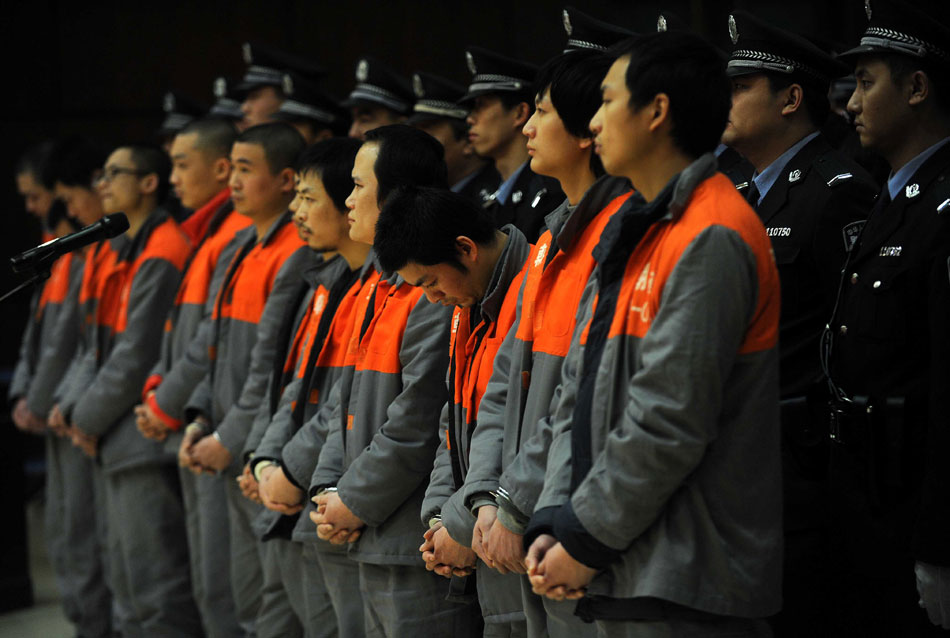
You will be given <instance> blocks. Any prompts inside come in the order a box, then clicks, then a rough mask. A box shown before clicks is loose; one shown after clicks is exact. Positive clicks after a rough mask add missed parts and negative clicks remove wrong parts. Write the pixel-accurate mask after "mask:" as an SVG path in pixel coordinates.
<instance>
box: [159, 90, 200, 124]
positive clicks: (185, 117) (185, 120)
mask: <svg viewBox="0 0 950 638" xmlns="http://www.w3.org/2000/svg"><path fill="white" fill-rule="evenodd" d="M162 109H163V110H164V111H165V119H164V120H163V121H162V125H161V126H160V127H159V129H158V132H159V134H160V135H174V134H175V133H178V131H180V130H182V129H183V128H185V127H186V126H188V125H189V124H191V122H192V121H194V120H195V119H197V118H199V117H201V116H202V115H204V114H205V113H206V112H207V110H208V107H206V106H205V105H203V104H201V103H199V102H198V101H197V100H195V99H193V98H191V97H189V96H187V95H185V94H183V93H179V92H178V91H169V92H168V93H166V94H165V96H164V99H163V101H162Z"/></svg>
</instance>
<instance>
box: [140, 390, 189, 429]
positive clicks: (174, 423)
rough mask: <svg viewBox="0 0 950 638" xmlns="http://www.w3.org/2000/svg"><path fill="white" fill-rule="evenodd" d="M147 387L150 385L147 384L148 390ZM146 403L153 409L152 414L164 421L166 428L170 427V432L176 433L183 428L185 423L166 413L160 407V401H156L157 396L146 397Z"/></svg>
mask: <svg viewBox="0 0 950 638" xmlns="http://www.w3.org/2000/svg"><path fill="white" fill-rule="evenodd" d="M147 387H148V385H147V384H146V388H147ZM146 392H148V390H146ZM145 403H146V405H148V407H150V408H151V409H152V412H154V413H155V416H157V417H158V418H159V419H161V420H162V423H164V424H165V425H166V426H168V429H169V430H172V431H174V432H177V431H178V430H180V429H181V426H182V424H183V423H184V421H182V420H181V419H176V418H175V417H173V416H172V415H170V414H168V413H167V412H165V410H163V409H162V408H161V407H160V406H159V405H158V401H157V400H156V399H155V395H154V394H149V395H148V396H146V397H145Z"/></svg>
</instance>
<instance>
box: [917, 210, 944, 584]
mask: <svg viewBox="0 0 950 638" xmlns="http://www.w3.org/2000/svg"><path fill="white" fill-rule="evenodd" d="M944 221H946V220H944ZM941 230H942V231H943V232H942V233H941V235H940V236H939V237H936V238H935V239H934V243H933V244H931V245H932V246H936V247H938V248H937V250H936V255H935V258H934V259H933V261H932V262H931V271H930V278H929V282H928V284H929V285H928V289H929V291H930V298H929V299H928V300H927V307H928V309H929V313H930V316H929V324H930V325H929V328H930V338H931V344H930V345H931V347H930V380H929V381H930V383H929V386H930V390H931V391H930V396H929V397H928V398H929V401H930V405H929V406H928V412H929V414H928V417H929V418H928V422H927V424H926V427H927V444H926V448H925V449H926V454H927V456H926V458H925V459H914V460H915V462H920V461H923V463H924V468H925V473H924V479H923V483H922V485H921V494H920V508H919V512H918V514H917V518H916V526H915V529H914V537H913V545H912V546H913V552H914V558H916V559H917V560H918V561H923V562H925V563H929V564H931V565H942V566H950V546H948V543H947V539H948V538H950V462H948V458H950V410H948V409H947V405H946V390H947V388H950V248H948V247H950V224H946V223H945V224H943V228H942V229H941Z"/></svg>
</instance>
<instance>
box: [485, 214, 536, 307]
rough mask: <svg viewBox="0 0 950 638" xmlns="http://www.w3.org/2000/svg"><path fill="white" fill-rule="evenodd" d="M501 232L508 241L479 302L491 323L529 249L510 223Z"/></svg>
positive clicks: (519, 233)
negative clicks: (506, 236)
mask: <svg viewBox="0 0 950 638" xmlns="http://www.w3.org/2000/svg"><path fill="white" fill-rule="evenodd" d="M501 232H503V233H505V234H506V235H508V242H507V243H506V244H505V248H504V249H503V250H502V252H501V255H499V257H498V262H497V263H496V264H495V269H494V270H493V271H492V275H491V279H490V280H489V281H488V288H487V292H486V293H485V296H484V297H482V300H481V302H480V303H479V311H480V312H481V315H482V319H483V320H484V321H485V322H486V323H493V322H495V321H497V320H498V312H499V311H500V310H501V304H502V303H503V302H504V301H505V297H506V295H507V294H508V287H509V285H510V284H511V280H512V279H514V278H515V277H516V276H517V275H518V273H519V272H521V268H522V266H524V260H525V259H527V258H528V251H529V250H530V246H529V245H528V240H527V239H525V236H524V235H523V234H522V232H521V231H520V230H518V229H517V228H516V227H515V226H513V225H512V224H507V225H505V226H504V227H502V229H501Z"/></svg>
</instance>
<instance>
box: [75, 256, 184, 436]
mask: <svg viewBox="0 0 950 638" xmlns="http://www.w3.org/2000/svg"><path fill="white" fill-rule="evenodd" d="M180 279H181V272H180V271H179V270H178V269H177V268H175V266H174V265H173V264H172V263H170V262H168V261H166V260H164V259H158V258H156V259H147V260H146V261H145V262H143V263H142V265H141V266H140V267H139V269H138V272H137V273H136V275H135V279H134V280H133V281H132V285H131V289H130V292H129V302H128V313H129V314H128V320H127V322H126V329H125V331H124V332H122V333H120V334H119V335H117V336H116V341H115V345H114V346H113V348H112V350H111V352H109V354H108V356H107V358H106V359H105V361H103V362H102V365H101V366H100V367H99V370H98V372H97V373H96V377H95V381H94V382H93V383H92V385H90V387H89V388H88V390H87V391H86V392H85V393H84V394H83V395H82V397H81V398H80V399H79V400H78V401H77V403H76V406H75V408H74V409H73V412H72V419H73V422H74V423H75V424H76V426H77V427H78V428H79V429H80V430H82V431H83V432H86V433H87V434H91V435H94V436H102V435H104V434H106V433H107V432H108V431H109V430H110V428H112V427H113V425H115V424H116V423H117V422H118V421H119V419H120V418H121V417H122V416H124V415H125V414H126V413H128V412H129V411H130V410H131V409H132V408H133V407H134V406H135V404H136V403H137V402H138V401H139V398H140V397H141V393H142V386H143V385H144V384H145V378H146V375H148V372H149V370H150V369H151V366H152V364H153V363H154V362H155V359H156V357H157V356H158V349H159V348H160V347H161V341H162V331H163V329H164V325H163V324H164V318H165V316H166V314H167V313H168V309H169V308H170V307H171V304H172V303H173V301H174V299H175V294H176V293H177V291H178V282H179V280H180Z"/></svg>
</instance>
